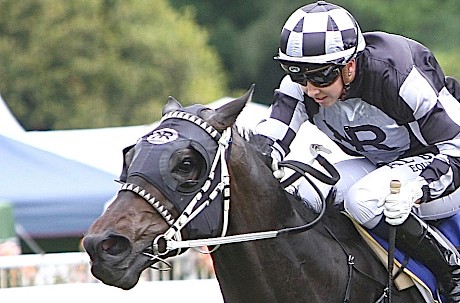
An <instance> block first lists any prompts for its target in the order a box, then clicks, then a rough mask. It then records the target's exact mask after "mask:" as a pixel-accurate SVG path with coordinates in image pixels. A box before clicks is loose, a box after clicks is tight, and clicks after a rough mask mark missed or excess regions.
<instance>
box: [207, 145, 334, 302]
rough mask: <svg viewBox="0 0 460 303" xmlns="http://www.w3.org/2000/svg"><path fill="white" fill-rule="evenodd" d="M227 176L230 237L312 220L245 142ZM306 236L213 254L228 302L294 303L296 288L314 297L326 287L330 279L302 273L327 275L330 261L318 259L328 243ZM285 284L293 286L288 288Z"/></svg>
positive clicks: (223, 248)
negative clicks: (315, 292) (228, 182)
mask: <svg viewBox="0 0 460 303" xmlns="http://www.w3.org/2000/svg"><path fill="white" fill-rule="evenodd" d="M229 171H230V180H231V204H230V222H229V229H228V234H229V235H232V234H245V233H252V232H260V231H274V230H279V229H282V228H285V227H294V226H300V225H303V224H305V223H306V222H308V220H309V219H308V217H311V216H312V213H311V212H309V211H308V210H307V209H306V208H305V207H303V206H302V205H301V204H300V203H301V202H300V201H293V198H292V196H289V195H288V194H287V193H286V191H285V190H284V189H283V188H282V187H281V185H280V183H279V181H278V180H276V179H275V178H274V177H273V176H272V173H271V171H270V169H269V168H268V167H267V166H266V165H265V164H264V163H263V162H262V160H260V159H259V158H258V156H257V154H256V152H255V151H254V150H253V148H252V147H251V146H249V145H248V144H247V143H246V142H245V141H241V140H234V141H233V146H232V151H231V157H230V161H229ZM296 203H298V204H296ZM305 235H306V233H301V234H297V235H292V236H291V235H288V236H281V237H277V238H274V239H266V240H258V241H249V242H245V243H238V244H231V245H222V246H221V247H220V248H219V249H218V250H217V251H216V252H215V253H213V260H214V266H215V269H216V275H217V278H218V280H219V283H220V286H221V289H222V293H223V294H224V297H225V299H226V302H244V301H246V300H247V299H248V298H249V297H254V298H257V299H258V300H259V301H261V302H262V301H263V302H275V301H276V300H277V299H279V300H282V298H281V297H279V296H284V297H283V298H284V299H286V300H285V301H286V302H295V301H296V299H298V298H296V294H294V293H292V290H293V289H299V287H300V288H302V289H304V290H305V292H306V293H308V292H310V291H311V292H312V293H313V292H314V289H315V288H318V287H320V286H321V283H326V282H327V280H326V278H325V280H324V281H323V280H321V279H322V278H319V277H315V275H314V274H306V273H305V272H303V271H304V268H308V269H309V270H311V272H312V273H315V272H319V271H321V270H324V266H333V264H332V265H328V264H324V263H325V262H326V263H327V262H329V261H328V260H327V259H326V258H324V257H323V256H321V254H318V251H321V249H322V248H325V247H327V246H328V245H330V243H328V242H329V241H327V240H328V239H327V238H326V239H325V237H324V236H323V235H321V233H320V232H318V231H317V230H310V231H308V236H307V237H306V236H305ZM312 247H314V248H315V249H311V248H312ZM337 253H340V252H337ZM299 256H302V257H301V258H299ZM299 268H302V269H300V272H299ZM286 279H288V280H289V281H290V282H289V283H286V281H287V280H286ZM291 280H292V281H291ZM275 286H276V287H275ZM277 288H278V289H277Z"/></svg>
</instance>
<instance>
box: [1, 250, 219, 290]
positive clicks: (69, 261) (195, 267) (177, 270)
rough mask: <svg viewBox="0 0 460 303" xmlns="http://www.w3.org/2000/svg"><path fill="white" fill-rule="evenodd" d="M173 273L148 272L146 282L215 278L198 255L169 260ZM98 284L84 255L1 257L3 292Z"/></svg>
mask: <svg viewBox="0 0 460 303" xmlns="http://www.w3.org/2000/svg"><path fill="white" fill-rule="evenodd" d="M168 262H170V263H171V264H172V269H171V270H170V271H157V270H153V269H147V270H145V271H144V272H143V273H142V276H141V279H142V280H143V281H157V280H186V279H208V278H213V277H214V272H213V270H212V265H211V263H210V260H209V257H208V256H206V255H201V254H198V253H196V252H195V251H189V252H186V253H184V254H183V255H180V256H177V257H174V258H171V259H170V260H168ZM88 282H97V280H96V279H95V278H94V277H93V276H92V274H91V272H90V266H89V257H88V255H87V254H86V253H83V252H74V253H55V254H43V255H36V254H35V255H19V256H2V257H0V288H5V287H20V286H37V285H52V284H64V283H88Z"/></svg>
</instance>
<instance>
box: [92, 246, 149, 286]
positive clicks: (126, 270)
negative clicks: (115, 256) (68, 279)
mask: <svg viewBox="0 0 460 303" xmlns="http://www.w3.org/2000/svg"><path fill="white" fill-rule="evenodd" d="M126 259H128V258H126ZM126 259H125V260H123V261H127V260H126ZM153 263H154V262H153V261H151V258H149V257H148V256H146V255H144V254H143V253H140V254H137V256H136V257H134V259H132V261H131V262H122V263H120V262H113V261H111V260H110V259H106V260H96V261H91V273H92V274H93V276H94V277H96V278H97V279H99V280H100V281H102V282H103V283H104V284H107V285H110V286H115V287H118V288H121V289H124V290H128V289H131V288H133V287H134V286H136V284H137V283H138V282H139V279H140V276H141V273H142V272H143V271H144V270H145V269H146V268H148V267H150V266H151V265H152V264H153Z"/></svg>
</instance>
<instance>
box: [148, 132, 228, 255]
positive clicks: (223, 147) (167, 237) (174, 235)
mask: <svg viewBox="0 0 460 303" xmlns="http://www.w3.org/2000/svg"><path fill="white" fill-rule="evenodd" d="M231 136H232V135H231V128H230V127H228V128H227V129H226V130H224V131H223V133H222V136H221V137H220V139H219V140H218V141H217V142H218V143H219V145H218V148H217V153H216V156H215V157H214V160H213V162H212V166H211V170H210V173H209V176H208V178H207V180H206V181H205V183H204V185H203V186H202V187H201V189H200V191H199V192H198V193H197V194H196V195H195V196H194V197H193V199H192V200H191V201H190V203H189V204H188V205H187V207H186V208H185V209H184V211H183V212H182V214H181V215H180V216H179V217H178V218H177V220H176V221H175V222H174V223H173V224H172V225H171V226H170V227H169V229H168V230H167V231H166V232H165V233H164V234H162V235H159V236H157V238H155V240H154V241H153V243H152V251H153V254H154V255H160V256H161V255H165V254H167V253H169V252H170V251H171V250H173V249H171V248H172V247H174V246H175V245H174V244H172V242H175V243H178V242H181V240H180V239H181V238H180V234H181V230H182V229H183V228H184V227H185V226H186V225H187V223H189V222H190V221H191V220H193V218H195V217H196V216H197V215H198V214H199V213H201V212H202V211H203V210H204V209H205V208H206V207H207V206H209V204H210V203H211V202H212V201H213V200H214V199H216V197H218V195H219V194H220V193H222V196H223V222H222V232H221V237H224V236H225V235H226V234H227V229H228V222H229V212H230V175H229V172H228V166H227V161H226V152H227V150H228V148H229V145H230V142H231ZM219 163H220V175H221V180H220V182H219V183H218V184H217V185H216V187H215V188H213V189H212V192H211V193H210V194H209V195H208V198H207V199H206V200H205V201H203V202H202V203H201V204H200V205H199V206H198V207H196V205H197V204H198V202H200V201H201V200H202V199H203V196H204V194H206V193H207V192H208V191H210V190H211V188H210V187H211V184H212V181H213V180H214V178H216V175H215V174H216V173H215V172H216V168H217V165H218V164H219ZM195 207H196V208H195ZM178 235H179V236H178ZM160 240H164V241H165V242H166V250H165V251H164V252H160V251H159V241H160ZM217 248H218V246H216V247H214V248H213V249H212V250H211V251H201V250H199V249H198V248H194V249H196V250H199V251H200V252H203V253H204V252H206V253H211V252H213V251H215V250H216V249H217Z"/></svg>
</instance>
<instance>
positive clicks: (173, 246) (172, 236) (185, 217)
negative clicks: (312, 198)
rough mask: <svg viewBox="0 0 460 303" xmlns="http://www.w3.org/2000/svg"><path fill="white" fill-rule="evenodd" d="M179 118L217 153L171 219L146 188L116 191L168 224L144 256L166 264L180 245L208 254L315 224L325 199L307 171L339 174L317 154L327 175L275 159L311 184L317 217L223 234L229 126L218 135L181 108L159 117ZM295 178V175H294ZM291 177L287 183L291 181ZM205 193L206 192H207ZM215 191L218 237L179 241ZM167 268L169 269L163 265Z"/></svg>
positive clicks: (131, 186)
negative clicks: (204, 249)
mask: <svg viewBox="0 0 460 303" xmlns="http://www.w3.org/2000/svg"><path fill="white" fill-rule="evenodd" d="M172 118H175V119H182V120H187V121H190V122H193V123H194V124H196V125H198V126H199V127H200V128H201V129H203V130H204V131H206V132H207V133H208V134H209V135H210V136H211V137H212V138H213V139H214V140H215V141H216V142H217V144H218V147H217V153H216V154H215V157H214V159H213V160H212V166H211V170H210V172H209V175H208V178H207V180H206V181H205V182H204V184H203V186H202V187H201V189H200V190H199V191H198V192H197V193H196V195H195V196H194V197H193V199H192V200H191V201H190V203H189V204H188V205H187V206H186V208H185V209H184V211H183V212H182V213H181V214H180V215H179V217H178V218H177V219H176V220H174V217H173V216H172V215H171V214H170V212H169V211H168V210H167V209H166V207H164V206H163V205H162V204H161V202H160V201H158V200H156V199H155V197H153V196H152V195H151V194H150V193H148V192H147V191H146V190H144V189H143V188H141V187H140V186H138V185H135V184H131V183H124V184H123V185H122V186H121V188H120V190H119V191H131V192H134V193H136V194H137V195H139V196H140V197H141V198H143V199H144V200H145V201H147V202H148V203H149V204H150V205H152V207H154V208H155V210H156V211H157V212H158V213H159V214H160V215H161V216H162V217H163V219H164V220H165V221H166V222H167V223H168V225H169V228H168V229H167V230H166V232H165V233H163V234H161V235H159V236H157V237H156V238H155V239H154V241H153V242H152V247H151V252H144V254H145V255H147V256H149V257H150V258H151V260H152V261H153V260H158V261H160V262H162V263H163V264H165V265H166V266H167V267H170V265H169V264H168V263H167V262H166V261H165V260H164V259H165V256H166V255H168V254H170V253H171V252H172V251H175V250H177V253H178V254H179V253H180V252H181V249H183V248H194V249H198V248H199V247H202V246H214V248H213V249H212V250H210V251H209V252H208V253H211V252H213V251H215V250H216V249H217V248H218V247H219V246H220V245H221V244H228V243H236V242H246V241H254V240H260V239H268V238H276V237H278V236H280V235H283V234H288V233H299V232H303V231H306V230H308V229H310V228H312V227H313V226H314V225H316V224H317V223H318V222H319V221H320V220H321V218H322V216H323V215H324V213H325V211H326V202H325V197H324V196H323V194H322V193H321V191H320V190H319V188H318V187H317V186H316V184H315V183H313V182H312V181H311V180H310V178H309V177H308V176H307V175H306V173H309V174H311V175H313V176H314V177H316V178H318V179H319V180H321V181H323V182H326V183H328V184H335V183H336V182H337V181H338V179H339V174H338V172H337V171H336V170H335V168H334V167H333V166H332V165H330V164H329V163H328V162H327V160H325V159H324V158H323V157H321V156H320V155H317V157H315V159H316V160H317V161H318V162H319V164H320V165H322V166H323V167H324V168H325V169H326V171H327V172H328V173H329V174H330V175H331V177H329V176H326V175H324V174H323V173H321V172H319V171H318V170H316V169H314V168H313V167H311V166H310V165H308V164H305V163H300V162H296V161H281V162H278V163H277V164H278V166H279V167H287V168H290V169H292V170H294V171H295V175H296V178H299V177H300V176H301V177H304V178H306V180H307V181H308V182H309V183H310V184H311V186H312V187H313V188H314V190H315V191H316V192H317V194H318V197H319V199H320V201H321V204H322V207H321V211H320V213H319V214H318V216H317V217H316V218H315V219H314V220H313V221H311V222H309V223H307V224H305V225H301V226H297V227H290V228H283V229H280V230H273V231H264V232H254V233H247V234H239V235H232V236H227V235H226V234H227V228H228V222H229V209H230V197H231V195H230V176H229V172H228V166H227V158H228V157H227V156H228V152H229V147H230V145H231V142H232V133H231V127H228V128H227V129H225V130H224V131H223V132H222V134H220V133H219V132H218V131H217V130H216V129H215V128H214V127H212V126H211V125H209V124H208V123H207V122H206V121H204V120H203V119H201V118H200V117H198V116H196V115H193V114H190V113H187V112H183V111H173V112H170V113H167V114H166V115H164V116H163V118H162V121H164V120H167V119H172ZM218 165H220V174H218V175H220V180H219V182H218V183H217V184H216V185H215V187H214V188H211V185H212V183H213V181H214V179H215V178H218V177H219V176H216V171H217V168H218ZM294 179H295V178H294ZM294 179H293V178H291V183H292V182H293V180H294ZM208 193H209V194H208ZM205 194H208V195H207V198H206V200H205V201H202V199H203V197H204V195H205ZM219 194H222V203H223V208H222V209H223V223H222V230H221V232H220V236H219V237H214V238H206V239H196V240H182V237H181V231H182V229H183V228H184V227H185V226H186V225H187V223H189V222H190V221H191V220H193V218H195V217H196V216H197V215H198V214H199V213H201V212H202V211H203V210H204V209H205V208H206V207H207V206H209V205H210V203H212V202H213V200H215V199H216V197H218V195H219ZM197 205H198V206H197ZM161 241H162V242H164V243H165V248H164V250H163V251H160V242H161ZM167 269H169V268H167Z"/></svg>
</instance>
